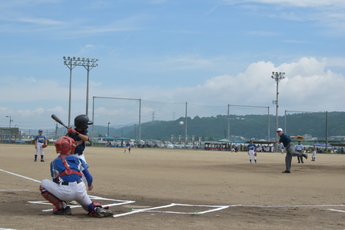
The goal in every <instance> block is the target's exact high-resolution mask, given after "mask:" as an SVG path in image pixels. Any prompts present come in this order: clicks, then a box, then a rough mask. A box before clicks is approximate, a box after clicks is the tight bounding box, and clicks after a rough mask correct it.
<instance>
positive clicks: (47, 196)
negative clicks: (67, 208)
mask: <svg viewBox="0 0 345 230" xmlns="http://www.w3.org/2000/svg"><path fill="white" fill-rule="evenodd" d="M40 191H41V195H42V196H43V197H44V199H46V200H47V201H49V202H50V203H52V204H53V205H54V206H55V207H56V209H54V211H56V210H59V209H63V208H64V207H63V202H62V200H60V199H59V198H57V197H56V196H54V195H53V194H51V193H50V192H48V191H47V190H46V189H45V188H43V187H42V186H40Z"/></svg>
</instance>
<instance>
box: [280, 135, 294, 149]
mask: <svg viewBox="0 0 345 230" xmlns="http://www.w3.org/2000/svg"><path fill="white" fill-rule="evenodd" d="M279 142H280V143H283V145H284V147H285V148H286V147H287V146H288V145H289V144H290V142H291V139H290V136H288V135H286V134H285V133H283V134H282V135H281V136H280V139H279Z"/></svg>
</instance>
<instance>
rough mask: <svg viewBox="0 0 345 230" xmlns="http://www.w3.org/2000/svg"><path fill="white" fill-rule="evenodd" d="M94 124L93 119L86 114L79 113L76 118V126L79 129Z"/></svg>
mask: <svg viewBox="0 0 345 230" xmlns="http://www.w3.org/2000/svg"><path fill="white" fill-rule="evenodd" d="M92 124H93V121H90V119H89V117H88V116H87V115H85V114H81V115H78V116H76V117H75V118H74V126H75V127H76V128H78V129H87V126H88V125H92Z"/></svg>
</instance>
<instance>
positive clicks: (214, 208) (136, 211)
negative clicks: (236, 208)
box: [113, 203, 229, 217]
mask: <svg viewBox="0 0 345 230" xmlns="http://www.w3.org/2000/svg"><path fill="white" fill-rule="evenodd" d="M175 206H182V207H204V208H213V209H208V210H205V211H195V212H174V211H159V210H158V209H165V208H171V207H175ZM226 208H229V206H228V205H227V206H220V205H193V204H176V203H171V204H168V205H164V206H158V207H152V208H143V209H133V211H131V212H126V213H121V214H117V215H113V217H122V216H127V215H132V214H135V213H141V212H156V213H169V214H184V215H186V214H187V215H190V214H196V215H201V214H205V213H209V212H216V211H220V210H223V209H226Z"/></svg>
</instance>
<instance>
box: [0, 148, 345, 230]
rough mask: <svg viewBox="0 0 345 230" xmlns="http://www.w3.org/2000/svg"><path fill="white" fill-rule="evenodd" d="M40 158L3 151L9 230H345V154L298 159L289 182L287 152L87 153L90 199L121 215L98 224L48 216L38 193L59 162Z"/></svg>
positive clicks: (4, 221) (0, 191) (2, 222)
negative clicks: (253, 159)
mask: <svg viewBox="0 0 345 230" xmlns="http://www.w3.org/2000/svg"><path fill="white" fill-rule="evenodd" d="M34 151H35V149H34V146H33V145H14V144H0V157H1V160H0V181H1V184H0V204H1V209H0V214H1V215H0V229H77V230H78V229H83V230H85V229H95V228H97V229H131V230H133V229H150V230H151V229H211V230H212V229H341V230H344V229H345V174H344V172H345V155H340V154H333V155H329V154H319V155H317V159H316V161H315V162H313V161H311V160H310V158H311V156H309V158H308V160H305V163H304V164H297V159H296V158H294V159H293V164H292V171H291V174H283V173H281V172H282V171H283V170H284V169H285V165H284V158H285V154H281V153H259V155H258V163H256V164H254V163H253V164H249V160H248V155H247V153H246V152H238V153H231V152H225V151H200V150H198V151H196V150H162V149H135V148H134V149H132V151H131V153H130V154H128V152H127V153H124V152H123V149H120V148H106V147H103V148H102V147H87V150H86V159H87V163H88V164H89V165H90V172H91V173H92V175H93V177H94V189H93V190H92V191H91V192H89V195H90V196H91V197H92V199H93V200H94V201H98V202H99V203H101V204H103V205H110V206H111V207H110V209H112V210H113V212H114V214H115V217H110V218H92V217H89V216H87V215H86V212H85V211H84V210H82V209H81V208H80V207H76V206H72V215H71V216H57V215H53V214H52V212H51V211H48V210H50V209H51V208H52V206H51V205H49V204H47V203H46V202H43V201H44V199H43V197H42V196H41V195H40V192H39V190H38V187H39V182H40V181H41V180H42V179H45V178H48V179H50V173H49V163H50V162H51V161H52V160H53V159H54V158H56V157H57V154H56V153H55V151H54V147H53V146H48V147H47V148H46V150H45V162H39V161H38V162H34V161H33V159H34ZM178 204H179V205H178Z"/></svg>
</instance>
